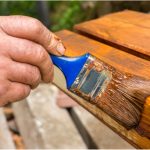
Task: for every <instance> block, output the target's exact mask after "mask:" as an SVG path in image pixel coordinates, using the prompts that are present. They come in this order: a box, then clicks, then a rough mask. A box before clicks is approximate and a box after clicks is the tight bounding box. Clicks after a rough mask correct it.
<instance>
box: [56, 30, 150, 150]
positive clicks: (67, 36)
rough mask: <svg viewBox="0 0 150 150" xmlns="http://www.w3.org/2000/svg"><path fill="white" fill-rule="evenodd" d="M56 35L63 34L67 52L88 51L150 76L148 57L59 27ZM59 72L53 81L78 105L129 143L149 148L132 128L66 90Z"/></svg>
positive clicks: (147, 140)
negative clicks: (126, 126) (124, 125)
mask: <svg viewBox="0 0 150 150" xmlns="http://www.w3.org/2000/svg"><path fill="white" fill-rule="evenodd" d="M57 35H58V36H59V37H61V38H62V40H63V42H64V44H65V46H66V47H67V51H66V55H67V56H77V55H81V54H83V53H85V52H90V53H91V54H93V55H95V56H97V57H98V58H99V59H101V60H103V61H104V62H106V63H108V64H111V65H112V66H114V67H115V68H117V69H119V70H123V71H125V72H130V73H133V74H136V75H139V76H143V77H146V78H147V79H150V74H149V72H150V64H149V61H148V60H144V59H142V58H139V57H136V56H134V55H132V54H127V53H126V52H123V51H120V50H118V49H115V48H113V47H110V46H107V45H105V44H102V43H100V42H96V41H94V40H91V39H89V38H86V37H84V36H81V35H78V34H75V33H72V32H69V31H61V32H59V33H57ZM60 76H61V72H60V71H59V70H58V69H56V73H55V80H54V84H56V85H57V86H58V87H59V88H60V89H62V90H63V91H64V92H66V93H67V94H68V95H70V96H71V97H73V99H74V100H76V101H77V102H78V103H79V104H80V105H82V106H83V107H84V108H86V109H87V110H88V111H90V112H91V113H93V114H94V115H95V116H96V117H97V118H99V119H100V120H101V121H103V122H104V123H105V124H106V125H107V126H109V127H110V128H112V129H113V130H114V131H115V132H117V133H118V134H119V135H120V136H122V137H123V138H125V139H126V140H127V141H128V142H130V143H131V144H133V145H136V146H138V147H140V148H150V140H149V139H148V138H146V137H142V136H140V135H139V134H138V133H137V131H136V130H134V129H131V130H127V129H126V128H124V127H123V126H121V125H120V124H119V123H118V122H116V121H115V120H113V119H112V118H111V117H110V116H108V115H107V114H106V113H104V112H103V111H102V110H101V109H99V108H98V107H97V106H95V105H93V104H90V103H89V102H87V101H85V100H84V99H82V98H79V97H78V96H76V95H74V94H72V93H71V92H69V91H68V90H67V89H66V86H65V81H64V82H63V79H61V77H60ZM149 116H150V115H149Z"/></svg>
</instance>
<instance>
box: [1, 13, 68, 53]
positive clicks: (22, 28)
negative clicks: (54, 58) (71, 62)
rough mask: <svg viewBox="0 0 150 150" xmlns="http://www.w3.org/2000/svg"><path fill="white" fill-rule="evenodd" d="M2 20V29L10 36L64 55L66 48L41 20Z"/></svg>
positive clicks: (19, 17) (9, 17)
mask: <svg viewBox="0 0 150 150" xmlns="http://www.w3.org/2000/svg"><path fill="white" fill-rule="evenodd" d="M0 18H1V23H0V25H1V28H2V29H3V31H5V32H6V33H7V34H8V35H11V36H14V37H19V38H24V39H28V40H32V41H35V42H37V43H39V44H41V45H43V47H45V49H46V50H48V51H49V52H50V53H52V54H55V55H63V54H64V52H65V47H64V46H63V44H62V42H61V40H60V39H59V38H58V37H57V36H56V35H54V34H53V33H52V32H50V31H49V30H48V29H47V28H46V27H45V26H44V25H43V24H42V23H41V22H40V21H39V20H37V19H35V18H31V17H26V16H5V17H3V16H2V17H0Z"/></svg>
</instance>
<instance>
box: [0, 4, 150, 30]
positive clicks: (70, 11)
mask: <svg viewBox="0 0 150 150" xmlns="http://www.w3.org/2000/svg"><path fill="white" fill-rule="evenodd" d="M124 9H131V10H136V11H142V12H146V13H149V12H150V1H134V2H133V1H126V2H125V1H111V2H110V1H103V2H102V1H45V2H40V1H0V15H27V16H32V17H35V18H38V19H40V20H41V21H43V22H44V23H45V25H47V26H48V27H49V28H50V29H51V30H52V31H57V30H61V29H72V27H73V25H74V24H77V23H79V22H83V21H85V20H90V19H94V18H97V17H100V16H102V15H104V14H107V13H110V12H115V11H119V10H124Z"/></svg>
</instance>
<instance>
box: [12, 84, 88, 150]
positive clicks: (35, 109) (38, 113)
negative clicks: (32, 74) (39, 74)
mask: <svg viewBox="0 0 150 150" xmlns="http://www.w3.org/2000/svg"><path fill="white" fill-rule="evenodd" d="M57 93H58V89H57V88H56V87H54V86H52V85H45V84H42V85H40V86H39V87H38V88H37V89H36V90H34V91H32V93H31V94H30V96H29V97H28V98H27V100H24V101H22V102H17V103H16V104H13V108H14V112H15V116H16V120H17V123H18V126H19V129H20V132H21V135H22V137H23V139H24V143H25V146H26V148H32V149H34V148H36V149H37V148H38V149H39V148H42V149H44V148H86V146H85V144H84V142H83V141H82V138H81V136H80V135H79V133H78V131H77V129H76V127H75V125H74V123H73V122H72V120H71V118H70V116H69V114H68V112H67V111H66V110H65V109H61V108H58V107H57V105H56V101H55V100H56V98H57Z"/></svg>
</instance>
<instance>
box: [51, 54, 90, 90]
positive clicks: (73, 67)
mask: <svg viewBox="0 0 150 150" xmlns="http://www.w3.org/2000/svg"><path fill="white" fill-rule="evenodd" d="M89 55H90V54H89V53H86V54H85V55H83V56H79V57H73V58H71V57H64V56H61V57H58V56H55V55H50V57H51V59H52V61H53V63H54V65H56V66H57V67H58V68H59V69H60V70H61V71H62V72H63V74H64V76H65V78H66V82H67V88H68V89H70V87H71V85H72V84H73V82H74V81H75V79H76V77H77V76H78V74H79V72H80V71H81V69H82V67H83V65H84V64H85V62H86V60H87V58H88V57H89Z"/></svg>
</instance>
